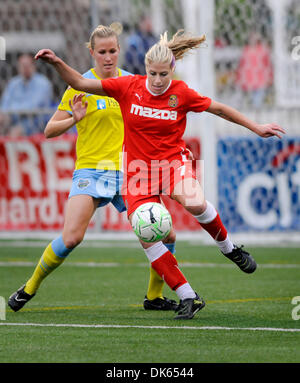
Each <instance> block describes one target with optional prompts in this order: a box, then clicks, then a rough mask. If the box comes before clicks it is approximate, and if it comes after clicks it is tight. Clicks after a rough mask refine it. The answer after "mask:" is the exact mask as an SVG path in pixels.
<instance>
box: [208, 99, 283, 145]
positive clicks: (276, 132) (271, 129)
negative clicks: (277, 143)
mask: <svg viewBox="0 0 300 383" xmlns="http://www.w3.org/2000/svg"><path fill="white" fill-rule="evenodd" d="M206 112H209V113H212V114H215V115H216V116H219V117H222V118H224V119H225V120H227V121H230V122H233V123H235V124H238V125H241V126H244V127H245V128H247V129H249V130H251V131H252V132H254V133H256V134H257V135H259V136H260V137H264V138H266V137H272V136H276V137H278V138H282V136H281V134H285V130H284V129H283V128H282V127H280V126H279V125H277V124H274V123H272V124H258V123H256V122H254V121H252V120H250V119H249V118H248V117H246V116H245V115H244V114H242V113H240V112H239V111H238V110H236V109H234V108H232V107H230V106H228V105H225V104H222V103H221V102H217V101H212V102H211V104H210V106H209V107H208V109H206Z"/></svg>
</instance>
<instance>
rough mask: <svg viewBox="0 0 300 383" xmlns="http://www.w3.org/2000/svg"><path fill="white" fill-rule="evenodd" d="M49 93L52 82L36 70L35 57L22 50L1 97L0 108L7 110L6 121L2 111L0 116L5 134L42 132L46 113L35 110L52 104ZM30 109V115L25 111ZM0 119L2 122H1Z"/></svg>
mask: <svg viewBox="0 0 300 383" xmlns="http://www.w3.org/2000/svg"><path fill="white" fill-rule="evenodd" d="M52 93H53V90H52V85H51V83H50V81H49V80H48V79H47V77H45V76H44V75H42V74H40V73H37V72H36V66H35V62H34V58H33V57H32V56H31V55H29V54H22V55H21V56H20V57H19V59H18V75H17V76H15V77H13V78H12V79H11V80H10V81H9V82H8V84H7V87H6V89H5V90H4V92H3V95H2V98H1V103H0V109H1V111H2V112H10V113H8V115H9V116H10V121H9V123H8V122H7V118H6V119H5V118H4V117H3V115H2V117H0V125H2V131H3V132H5V131H7V129H8V134H9V135H14V136H18V135H26V136H29V135H31V134H34V133H39V132H41V130H42V129H43V128H44V125H45V122H46V121H45V119H46V117H47V116H45V115H39V114H37V115H35V114H34V112H35V111H38V110H39V109H40V108H49V107H51V103H52ZM30 111H33V114H32V115H30V113H29V114H28V112H30ZM11 112H18V113H16V114H14V113H11ZM22 112H23V113H22ZM5 120H6V121H5ZM1 121H4V123H2V124H1ZM7 123H8V124H9V128H7ZM4 124H5V125H4ZM0 131H1V127H0Z"/></svg>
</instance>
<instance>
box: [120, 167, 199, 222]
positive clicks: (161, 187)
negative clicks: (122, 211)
mask: <svg viewBox="0 0 300 383" xmlns="http://www.w3.org/2000/svg"><path fill="white" fill-rule="evenodd" d="M187 178H194V179H197V174H196V171H195V170H194V169H193V164H192V161H181V160H176V161H172V163H168V162H167V161H165V162H162V161H161V162H160V163H159V164H156V163H152V164H151V166H149V168H148V169H146V168H145V167H144V168H143V169H140V171H139V172H138V173H134V174H133V173H129V172H128V173H127V174H126V173H125V174H124V182H123V186H122V196H123V199H124V203H125V206H126V208H127V214H128V216H129V215H130V214H132V213H133V212H134V211H135V210H136V209H137V208H138V207H139V206H140V205H142V204H144V203H146V202H158V203H160V202H161V200H160V195H168V196H171V194H172V192H173V190H174V187H175V185H177V184H178V182H180V181H182V180H184V179H187Z"/></svg>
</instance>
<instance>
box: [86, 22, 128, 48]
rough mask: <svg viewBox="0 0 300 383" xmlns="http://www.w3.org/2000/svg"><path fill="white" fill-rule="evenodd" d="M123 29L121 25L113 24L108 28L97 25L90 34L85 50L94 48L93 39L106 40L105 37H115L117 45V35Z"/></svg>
mask: <svg viewBox="0 0 300 383" xmlns="http://www.w3.org/2000/svg"><path fill="white" fill-rule="evenodd" d="M122 31H123V27H122V24H121V23H118V22H115V23H112V24H111V25H110V26H108V27H107V26H105V25H98V27H96V28H95V29H94V30H93V32H92V33H91V36H90V39H89V41H88V42H87V43H86V46H87V48H89V49H93V50H94V48H95V38H96V37H99V38H106V37H115V38H116V39H117V43H118V45H119V35H120V34H121V33H122Z"/></svg>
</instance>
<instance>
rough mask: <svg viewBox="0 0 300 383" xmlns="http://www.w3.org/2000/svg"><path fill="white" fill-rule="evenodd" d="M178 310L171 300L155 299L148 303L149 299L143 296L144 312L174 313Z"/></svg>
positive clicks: (174, 302) (164, 298)
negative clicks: (160, 311)
mask: <svg viewBox="0 0 300 383" xmlns="http://www.w3.org/2000/svg"><path fill="white" fill-rule="evenodd" d="M177 308H178V304H177V303H176V301H174V300H173V299H168V298H166V297H163V298H155V299H153V300H151V301H150V299H148V298H147V296H145V299H144V309H145V310H162V311H175V310H176V309H177Z"/></svg>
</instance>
